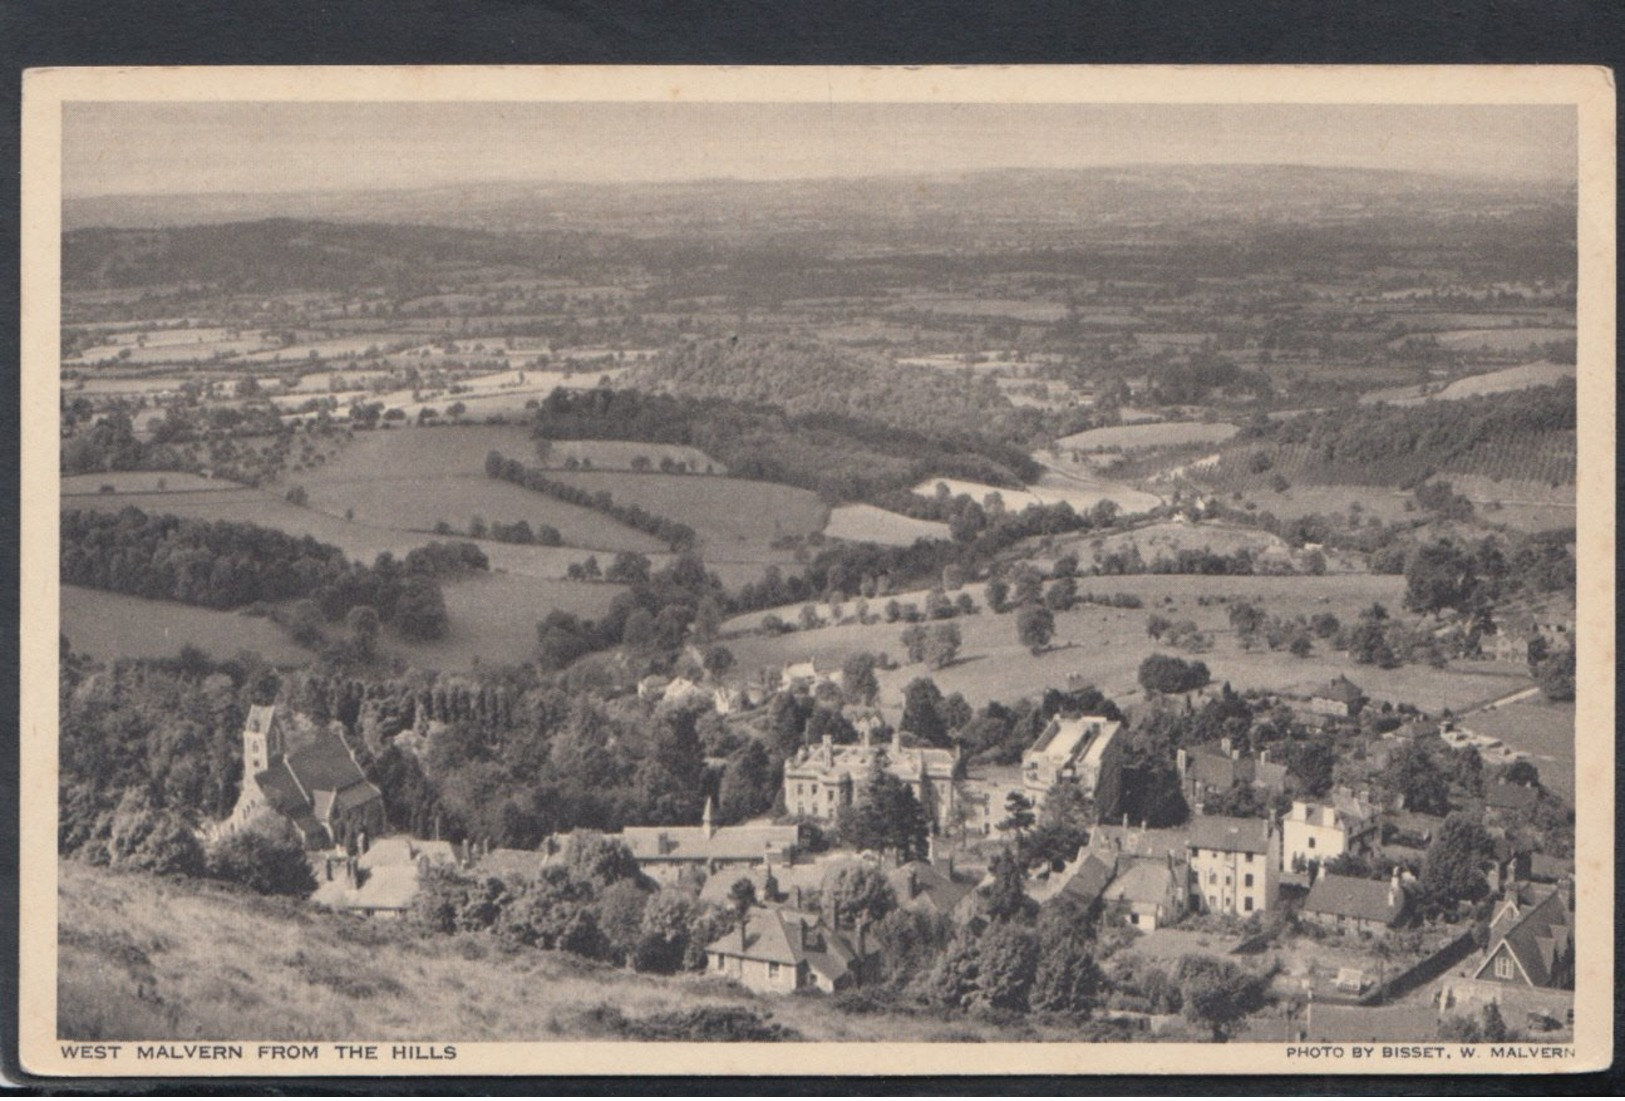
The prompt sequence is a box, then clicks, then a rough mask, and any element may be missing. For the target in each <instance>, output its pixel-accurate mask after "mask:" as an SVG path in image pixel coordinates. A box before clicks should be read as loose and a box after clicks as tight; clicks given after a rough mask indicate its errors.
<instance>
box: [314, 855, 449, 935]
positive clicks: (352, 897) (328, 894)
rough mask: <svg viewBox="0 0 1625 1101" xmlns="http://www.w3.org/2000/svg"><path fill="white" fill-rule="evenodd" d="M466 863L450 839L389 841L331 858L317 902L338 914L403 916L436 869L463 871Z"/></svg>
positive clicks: (322, 871)
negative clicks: (424, 877) (431, 870)
mask: <svg viewBox="0 0 1625 1101" xmlns="http://www.w3.org/2000/svg"><path fill="white" fill-rule="evenodd" d="M465 864H466V860H465V859H464V858H463V856H462V854H460V853H459V852H458V851H457V849H456V848H455V847H454V846H453V845H452V844H451V843H450V842H448V841H419V840H417V839H416V838H410V837H386V838H383V839H382V840H379V841H376V842H371V843H368V844H367V845H366V848H364V849H363V850H362V851H361V852H358V853H356V854H354V855H351V856H340V855H335V854H328V855H326V856H324V857H323V858H322V859H321V860H320V861H319V862H318V863H317V866H316V869H315V871H316V890H315V892H314V893H312V895H311V901H312V902H314V903H316V904H317V905H319V906H325V907H327V908H329V909H332V910H343V911H345V912H346V913H353V914H361V915H364V916H366V917H376V918H381V919H390V918H400V917H402V916H404V915H405V913H406V911H407V910H408V909H410V907H411V905H412V900H413V899H414V898H416V897H417V893H418V881H419V878H420V876H421V875H422V873H423V872H425V871H427V870H428V869H429V868H431V867H436V866H438V867H447V868H460V867H463V866H465Z"/></svg>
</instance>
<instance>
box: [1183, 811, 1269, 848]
mask: <svg viewBox="0 0 1625 1101" xmlns="http://www.w3.org/2000/svg"><path fill="white" fill-rule="evenodd" d="M1269 829H1270V824H1269V823H1268V822H1266V821H1264V820H1263V819H1262V818H1229V817H1226V816H1224V815H1217V814H1213V815H1206V816H1204V817H1201V818H1193V819H1191V822H1190V838H1191V840H1190V845H1191V848H1193V849H1219V850H1222V851H1224V852H1239V853H1267V852H1269V851H1270V841H1269Z"/></svg>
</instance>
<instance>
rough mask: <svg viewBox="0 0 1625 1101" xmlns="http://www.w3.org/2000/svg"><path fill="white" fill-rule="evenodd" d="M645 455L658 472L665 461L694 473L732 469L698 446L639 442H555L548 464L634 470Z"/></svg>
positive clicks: (552, 465)
mask: <svg viewBox="0 0 1625 1101" xmlns="http://www.w3.org/2000/svg"><path fill="white" fill-rule="evenodd" d="M639 456H642V457H643V458H645V459H648V460H649V462H650V463H651V464H652V465H653V467H654V469H656V470H658V469H659V467H660V462H661V460H662V459H670V460H671V461H672V462H674V463H687V464H688V469H689V470H690V471H692V472H694V473H698V474H704V473H705V472H706V468H707V467H709V468H710V472H711V473H712V474H726V473H727V472H728V468H727V467H725V466H723V465H722V464H721V463H719V462H717V461H716V460H715V459H713V458H711V457H710V456H709V455H707V454H706V453H705V452H703V451H701V450H700V449H699V448H697V447H687V446H684V445H682V444H665V443H640V442H638V441H636V440H555V441H553V444H552V446H551V447H550V448H549V449H548V452H547V465H548V466H551V467H562V466H564V464H565V462H566V461H567V460H570V459H575V460H576V461H577V462H581V461H582V460H586V461H587V462H590V463H591V464H592V466H593V468H594V469H595V470H631V469H632V460H633V459H636V458H638V457H639Z"/></svg>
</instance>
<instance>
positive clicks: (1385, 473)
mask: <svg viewBox="0 0 1625 1101" xmlns="http://www.w3.org/2000/svg"><path fill="white" fill-rule="evenodd" d="M23 108H24V155H23V173H24V178H23V197H24V217H23V257H24V267H23V273H24V278H23V322H24V331H23V338H24V340H23V348H24V356H23V364H22V381H23V389H22V401H23V417H22V424H23V433H24V439H23V456H24V460H23V462H24V471H23V473H24V480H23V519H22V524H23V535H24V538H23V542H22V557H23V563H22V570H23V592H22V608H23V619H22V626H21V631H22V636H21V637H22V642H23V646H22V664H23V670H22V674H23V675H22V716H21V718H22V725H21V731H22V794H23V801H22V802H23V805H22V838H21V840H22V891H21V897H22V900H23V905H22V912H21V915H20V917H21V936H22V953H21V973H20V986H21V999H22V1002H21V1007H20V1009H21V1012H20V1021H21V1044H20V1052H21V1059H22V1063H23V1066H24V1068H25V1069H27V1070H28V1071H30V1072H32V1073H34V1074H38V1075H44V1076H64V1077H84V1078H96V1077H106V1078H117V1077H121V1076H171V1075H173V1076H194V1075H196V1076H203V1075H226V1076H232V1075H242V1076H248V1075H261V1076H263V1075H277V1076H293V1075H355V1074H372V1075H400V1074H422V1075H451V1074H455V1075H478V1074H601V1075H625V1074H639V1075H650V1074H654V1075H659V1074H765V1075H809V1074H831V1073H849V1074H850V1073H856V1074H902V1075H907V1074H933V1075H945V1074H995V1073H1025V1074H1113V1073H1116V1074H1126V1073H1135V1074H1145V1073H1186V1074H1189V1073H1212V1074H1238V1073H1251V1074H1257V1073H1264V1072H1282V1073H1302V1074H1315V1075H1327V1074H1333V1075H1342V1074H1350V1075H1356V1074H1368V1073H1388V1074H1391V1073H1423V1074H1441V1075H1442V1074H1462V1073H1506V1074H1557V1073H1568V1072H1580V1071H1586V1070H1597V1069H1601V1068H1603V1067H1606V1066H1608V1065H1609V1064H1610V1063H1611V1060H1612V1034H1613V1020H1612V1004H1613V988H1612V976H1613V952H1614V928H1615V924H1614V914H1613V897H1614V883H1613V876H1614V867H1615V863H1614V852H1613V839H1614V805H1613V782H1614V743H1613V739H1612V737H1610V734H1609V732H1610V731H1612V730H1613V729H1614V697H1613V668H1614V654H1613V638H1614V622H1613V615H1614V595H1615V594H1614V575H1613V561H1614V532H1615V523H1614V456H1615V438H1614V423H1613V413H1612V411H1613V409H1614V387H1615V370H1614V364H1615V350H1614V335H1613V334H1614V277H1615V273H1614V256H1615V237H1614V233H1615V226H1614V199H1615V192H1614V187H1615V181H1614V163H1615V159H1614V110H1615V107H1614V86H1613V81H1612V77H1611V74H1610V73H1608V72H1607V71H1605V70H1600V69H1591V68H1580V67H1567V68H1566V67H1521V68H1520V67H1505V68H1501V67H1487V66H1486V67H1471V66H1467V67H1449V68H1444V67H1439V68H1429V67H1404V68H1385V67H1349V68H1338V67H1278V68H1270V67H1237V68H1227V67H1201V66H1197V67H1178V68H1174V67H1160V68H1159V67H1121V68H1118V67H1076V68H1071V67H1020V66H1018V67H966V68H933V67H923V68H885V67H878V68H861V67H832V68H819V67H800V68H785V69H774V68H750V67H746V68H704V67H690V68H682V67H680V68H638V67H624V68H570V67H564V68H546V67H541V68H523V67H485V68H482V67H459V68H451V67H446V68H434V67H428V68H387V67H381V68H241V69H236V68H185V67H181V68H123V69H93V68H79V69H74V68H61V69H45V70H35V71H31V72H30V73H28V74H27V77H26V80H25V86H24V102H23ZM1581 596H1583V597H1584V598H1585V599H1584V600H1581V599H1580V597H1581Z"/></svg>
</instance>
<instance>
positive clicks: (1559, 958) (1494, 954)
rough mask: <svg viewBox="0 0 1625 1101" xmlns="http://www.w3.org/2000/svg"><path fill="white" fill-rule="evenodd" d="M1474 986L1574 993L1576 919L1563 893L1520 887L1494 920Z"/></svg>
mask: <svg viewBox="0 0 1625 1101" xmlns="http://www.w3.org/2000/svg"><path fill="white" fill-rule="evenodd" d="M1472 978H1473V979H1475V980H1482V981H1487V982H1496V983H1510V984H1513V985H1521V986H1534V987H1547V988H1554V989H1561V990H1572V989H1574V914H1573V912H1572V911H1571V910H1570V906H1569V896H1568V895H1567V893H1566V892H1564V891H1563V890H1562V889H1561V888H1558V887H1548V886H1541V885H1536V884H1519V885H1517V886H1516V887H1514V888H1513V889H1512V890H1510V891H1509V892H1508V894H1507V897H1506V898H1505V899H1503V900H1502V902H1501V904H1500V905H1499V906H1498V907H1497V908H1496V910H1495V914H1494V916H1493V917H1492V918H1491V919H1490V936H1489V942H1488V944H1487V945H1486V946H1485V949H1484V959H1483V961H1482V962H1481V963H1480V964H1479V965H1478V968H1477V970H1475V971H1474V972H1473V974H1472Z"/></svg>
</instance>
